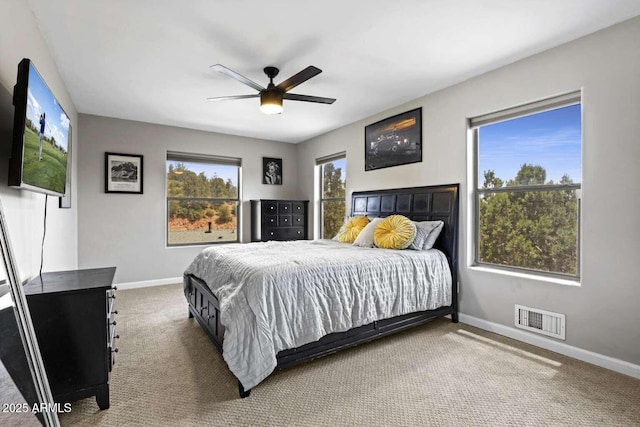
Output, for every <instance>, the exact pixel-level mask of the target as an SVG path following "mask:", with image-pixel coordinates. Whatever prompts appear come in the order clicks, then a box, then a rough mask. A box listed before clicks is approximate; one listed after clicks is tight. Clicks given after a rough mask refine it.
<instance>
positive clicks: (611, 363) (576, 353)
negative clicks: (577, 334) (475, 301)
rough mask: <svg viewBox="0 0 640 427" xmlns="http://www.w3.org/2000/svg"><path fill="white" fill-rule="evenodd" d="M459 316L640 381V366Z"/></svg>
mask: <svg viewBox="0 0 640 427" xmlns="http://www.w3.org/2000/svg"><path fill="white" fill-rule="evenodd" d="M458 316H459V319H460V322H462V323H466V324H468V325H471V326H475V327H477V328H480V329H484V330H485V331H489V332H493V333H496V334H498V335H504V336H506V337H509V338H513V339H514V340H518V341H522V342H525V343H527V344H531V345H535V346H536V347H541V348H544V349H546V350H550V351H554V352H556V353H560V354H563V355H565V356H569V357H573V358H574V359H578V360H582V361H583V362H587V363H591V364H593V365H596V366H600V367H602V368H606V369H611V370H612V371H616V372H620V373H621V374H625V375H629V376H631V377H634V378H638V379H640V366H639V365H634V364H633V363H629V362H625V361H624V360H620V359H614V358H613V357H609V356H605V355H602V354H598V353H594V352H592V351H589V350H583V349H581V348H578V347H573V346H570V345H567V344H565V343H561V342H558V341H555V340H552V339H549V338H545V337H539V336H537V335H534V334H532V333H530V332H526V331H521V330H519V329H515V328H510V327H508V326H505V325H501V324H498V323H493V322H489V321H487V320H483V319H478V318H477V317H473V316H469V315H466V314H462V313H460V314H459V315H458Z"/></svg>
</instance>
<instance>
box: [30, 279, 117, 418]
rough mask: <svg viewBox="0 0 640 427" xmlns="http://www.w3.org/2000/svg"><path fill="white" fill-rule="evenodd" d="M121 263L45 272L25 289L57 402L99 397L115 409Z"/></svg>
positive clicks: (103, 403)
mask: <svg viewBox="0 0 640 427" xmlns="http://www.w3.org/2000/svg"><path fill="white" fill-rule="evenodd" d="M115 271H116V269H115V267H109V268H97V269H91V270H71V271H61V272H55V273H43V274H42V276H38V277H36V278H35V279H33V280H31V281H29V282H28V283H27V284H26V285H25V287H24V293H25V295H26V297H27V304H28V305H29V311H30V313H31V320H32V322H33V327H34V329H35V332H36V337H37V338H38V345H39V347H40V353H41V354H42V360H43V362H44V367H45V370H46V372H47V377H48V379H49V386H50V387H51V393H52V394H53V398H54V400H55V401H56V402H57V403H63V402H72V401H75V400H79V399H84V398H86V397H90V396H96V402H97V403H98V406H99V407H100V409H107V408H109V380H110V378H111V369H112V367H113V364H114V363H115V359H114V356H115V353H116V352H117V351H118V349H117V348H115V347H114V341H115V339H116V338H119V336H117V335H116V334H115V326H116V320H115V315H116V314H117V311H115V310H114V309H113V303H114V299H115V297H116V296H115V289H116V288H115V287H112V283H113V276H114V274H115Z"/></svg>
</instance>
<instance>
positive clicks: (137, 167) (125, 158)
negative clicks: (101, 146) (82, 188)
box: [104, 153, 143, 194]
mask: <svg viewBox="0 0 640 427" xmlns="http://www.w3.org/2000/svg"><path fill="white" fill-rule="evenodd" d="M104 162H105V163H104V172H105V177H104V192H105V193H124V194H142V192H143V186H142V183H143V181H142V178H143V169H142V167H143V156H142V155H138V154H122V153H105V155H104Z"/></svg>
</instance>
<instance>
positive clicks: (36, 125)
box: [9, 58, 71, 196]
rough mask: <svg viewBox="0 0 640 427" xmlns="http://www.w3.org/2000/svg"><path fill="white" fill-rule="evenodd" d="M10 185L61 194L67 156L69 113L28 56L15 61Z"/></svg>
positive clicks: (65, 181)
mask: <svg viewBox="0 0 640 427" xmlns="http://www.w3.org/2000/svg"><path fill="white" fill-rule="evenodd" d="M13 105H14V106H15V115H14V119H13V145H12V149H11V160H10V162H9V185H10V186H12V187H18V188H22V189H25V190H30V191H37V192H40V193H45V194H50V195H53V196H63V195H64V194H65V187H66V183H67V167H68V159H69V155H68V154H69V148H70V147H71V145H70V143H69V138H70V137H71V132H70V131H69V116H68V115H67V113H65V112H64V110H63V109H62V107H61V106H60V104H59V103H58V101H57V100H56V97H55V96H54V95H53V92H51V90H50V89H49V87H48V86H47V84H46V83H45V82H44V80H42V77H41V76H40V74H39V73H38V71H37V70H36V68H35V67H34V66H33V63H32V62H31V61H30V60H29V59H26V58H25V59H23V60H22V61H20V64H18V81H17V83H16V85H15V87H14V89H13Z"/></svg>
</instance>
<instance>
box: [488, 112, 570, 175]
mask: <svg viewBox="0 0 640 427" xmlns="http://www.w3.org/2000/svg"><path fill="white" fill-rule="evenodd" d="M478 132H479V142H478V144H479V148H478V152H479V167H478V185H479V186H482V183H483V182H484V172H485V171H487V170H490V169H492V170H494V171H495V174H496V176H497V177H498V178H500V179H502V180H503V181H504V182H505V183H506V181H508V180H510V179H513V178H515V176H516V174H517V173H518V170H520V167H521V166H522V164H524V163H528V164H533V165H540V166H542V167H543V168H545V170H546V171H547V181H549V180H553V182H554V183H558V182H559V181H560V179H561V178H562V176H563V175H569V177H570V178H571V179H572V180H573V182H574V183H580V182H582V160H581V157H582V156H581V147H582V125H581V108H580V104H576V105H570V106H567V107H562V108H558V109H555V110H550V111H544V112H541V113H537V114H532V115H530V116H525V117H519V118H516V119H511V120H507V121H504V122H500V123H495V124H491V125H486V126H482V127H481V128H480V129H479V130H478Z"/></svg>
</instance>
